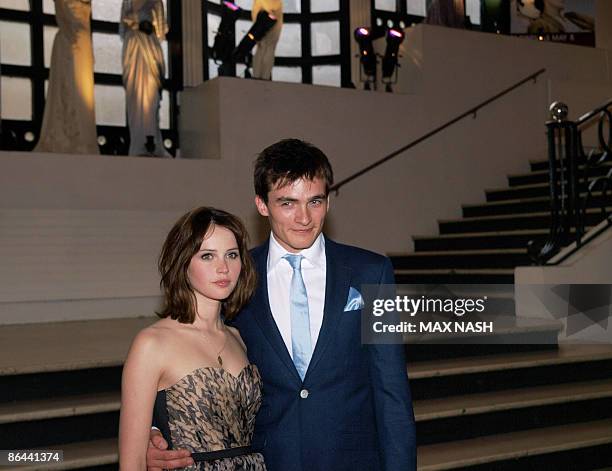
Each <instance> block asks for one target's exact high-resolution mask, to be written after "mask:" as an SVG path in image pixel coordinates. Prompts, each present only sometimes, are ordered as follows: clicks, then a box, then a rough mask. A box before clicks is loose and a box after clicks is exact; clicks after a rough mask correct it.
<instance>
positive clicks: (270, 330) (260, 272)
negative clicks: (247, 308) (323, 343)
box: [251, 242, 302, 382]
mask: <svg viewBox="0 0 612 471" xmlns="http://www.w3.org/2000/svg"><path fill="white" fill-rule="evenodd" d="M268 248H269V244H268V242H266V243H265V244H264V245H263V246H261V247H259V248H258V249H257V251H256V252H255V253H254V254H253V259H254V262H255V268H256V270H257V276H259V282H258V283H257V289H256V291H255V294H254V297H253V301H252V302H251V305H252V306H254V311H255V312H254V317H255V319H256V320H257V323H258V324H259V327H260V329H261V331H262V332H263V334H264V336H265V337H266V339H267V340H268V342H269V343H270V345H271V346H272V348H273V349H274V351H275V352H276V354H277V355H278V357H279V358H280V359H281V360H282V362H283V364H284V365H285V366H286V367H287V368H288V369H289V370H290V371H291V372H292V375H293V376H294V377H295V378H296V379H297V380H298V381H299V382H302V380H301V378H300V375H299V374H298V372H297V370H296V369H295V365H294V364H293V360H292V359H291V356H290V355H289V352H288V351H287V347H286V346H285V342H284V341H283V337H282V336H281V333H280V330H278V326H277V325H276V322H275V321H274V317H273V316H272V310H271V309H270V300H269V298H268V276H267V275H268Z"/></svg>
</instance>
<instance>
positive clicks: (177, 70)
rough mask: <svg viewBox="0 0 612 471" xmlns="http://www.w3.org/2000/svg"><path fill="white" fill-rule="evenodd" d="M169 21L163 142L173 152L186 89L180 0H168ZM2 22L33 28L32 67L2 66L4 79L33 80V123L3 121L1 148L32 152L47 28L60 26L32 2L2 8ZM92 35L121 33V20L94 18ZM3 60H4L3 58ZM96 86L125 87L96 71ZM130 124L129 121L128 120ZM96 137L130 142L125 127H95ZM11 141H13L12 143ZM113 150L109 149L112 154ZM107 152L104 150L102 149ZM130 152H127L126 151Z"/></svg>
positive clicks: (39, 1) (41, 103)
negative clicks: (29, 139)
mask: <svg viewBox="0 0 612 471" xmlns="http://www.w3.org/2000/svg"><path fill="white" fill-rule="evenodd" d="M166 15H167V21H168V25H169V31H168V34H167V35H166V41H168V64H166V65H167V67H168V78H164V79H163V81H162V87H163V89H164V90H167V91H168V93H169V96H170V103H169V105H170V106H169V109H170V129H166V130H162V137H163V138H164V139H167V138H170V139H172V141H173V142H174V145H173V152H174V151H175V150H176V149H177V148H178V147H179V144H180V143H179V141H178V111H179V107H178V97H177V93H178V92H179V91H181V90H182V89H183V61H182V54H181V49H182V33H181V30H182V25H181V21H182V17H181V1H180V0H167V13H166ZM0 20H2V21H15V22H19V23H26V24H29V26H30V35H31V38H30V43H31V65H29V66H20V65H12V64H4V63H3V64H2V66H1V67H2V71H1V75H2V76H3V77H23V78H27V79H30V80H31V86H32V120H31V121H24V120H12V119H2V133H3V139H2V141H3V142H2V145H1V146H0V147H1V148H2V149H5V148H7V150H32V149H33V148H34V145H35V144H36V142H37V141H38V138H39V137H40V129H41V127H42V120H43V115H44V107H45V82H46V81H47V80H49V69H48V68H46V67H45V65H44V27H45V26H54V27H57V21H56V19H55V15H53V14H48V13H44V12H43V0H30V10H29V11H22V10H13V9H8V8H0ZM91 32H92V35H93V33H111V34H117V35H118V34H119V18H117V21H116V22H113V21H103V20H94V19H93V18H92V19H91ZM0 60H1V58H0ZM94 84H95V85H110V86H121V87H123V79H122V75H121V74H112V73H104V72H94ZM126 121H127V119H126ZM96 130H97V135H98V136H100V135H104V136H106V137H107V141H108V140H109V138H110V139H111V140H114V141H117V140H118V139H120V138H121V139H123V140H124V141H125V142H127V138H128V136H129V130H128V127H127V125H126V126H111V125H100V124H96ZM28 131H29V132H33V133H34V134H35V136H36V139H35V140H34V142H27V141H25V139H24V135H25V133H26V132H28ZM11 133H14V134H15V137H16V139H8V138H7V137H6V135H8V134H11ZM9 141H10V142H9ZM111 150H112V149H109V152H110V151H111ZM101 153H108V152H105V149H102V150H101ZM125 153H127V150H125Z"/></svg>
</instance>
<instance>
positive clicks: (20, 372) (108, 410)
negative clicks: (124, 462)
mask: <svg viewBox="0 0 612 471" xmlns="http://www.w3.org/2000/svg"><path fill="white" fill-rule="evenodd" d="M152 321H154V319H147V318H145V319H113V320H101V321H82V322H60V323H49V324H29V325H14V326H2V327H0V436H1V437H2V448H3V449H4V450H18V449H45V450H63V451H64V461H63V463H51V464H50V465H47V466H41V465H39V466H23V465H22V466H15V467H14V468H13V467H4V466H3V467H2V470H3V471H4V470H7V471H8V470H12V469H15V470H34V469H88V470H111V469H112V470H116V469H117V466H118V449H117V431H118V429H119V406H120V401H121V398H120V391H121V370H122V365H123V360H124V358H125V355H126V353H127V349H128V347H129V345H130V343H131V339H132V338H133V336H134V335H135V334H136V333H137V332H138V331H139V330H140V329H142V328H143V327H145V326H147V325H149V324H150V323H151V322H152ZM67 345H69V347H67Z"/></svg>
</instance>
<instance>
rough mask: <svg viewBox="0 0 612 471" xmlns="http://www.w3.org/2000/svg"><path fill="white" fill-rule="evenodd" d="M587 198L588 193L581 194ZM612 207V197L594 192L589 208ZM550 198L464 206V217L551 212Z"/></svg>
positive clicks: (541, 197) (542, 197) (520, 199)
mask: <svg viewBox="0 0 612 471" xmlns="http://www.w3.org/2000/svg"><path fill="white" fill-rule="evenodd" d="M580 196H581V197H585V196H586V193H581V194H580ZM604 203H605V204H606V205H612V195H610V194H608V195H606V196H604V195H603V193H602V192H594V193H593V196H592V197H591V199H590V200H589V205H588V207H589V208H598V207H600V206H601V205H602V204H604ZM549 210H550V197H549V196H540V197H537V198H519V199H516V200H502V201H491V202H488V203H485V204H471V205H463V206H462V213H463V217H465V218H470V217H478V216H495V215H502V214H517V213H530V212H534V211H538V212H540V211H549Z"/></svg>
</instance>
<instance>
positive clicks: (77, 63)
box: [34, 0, 99, 154]
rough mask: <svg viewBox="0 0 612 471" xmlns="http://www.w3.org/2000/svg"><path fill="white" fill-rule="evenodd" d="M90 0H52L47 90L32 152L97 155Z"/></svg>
mask: <svg viewBox="0 0 612 471" xmlns="http://www.w3.org/2000/svg"><path fill="white" fill-rule="evenodd" d="M90 15H91V2H90V1H89V0H55V18H56V20H57V24H58V26H59V31H58V32H57V35H56V36H55V40H54V41H53V51H52V53H51V68H50V72H49V89H48V91H47V100H46V103H45V113H44V117H43V123H42V128H41V131H40V139H39V140H38V144H37V146H36V147H35V149H34V151H35V152H59V153H73V154H98V153H99V151H98V144H97V137H96V116H95V109H94V79H93V49H92V46H91V30H90V20H89V18H90Z"/></svg>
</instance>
